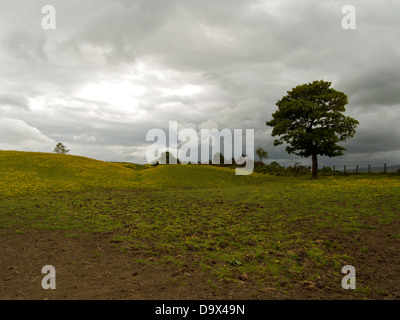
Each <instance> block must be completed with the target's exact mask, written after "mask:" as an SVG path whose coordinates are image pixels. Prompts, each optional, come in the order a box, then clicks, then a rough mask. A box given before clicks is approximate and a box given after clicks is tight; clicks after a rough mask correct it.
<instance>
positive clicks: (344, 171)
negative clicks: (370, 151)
mask: <svg viewBox="0 0 400 320" xmlns="http://www.w3.org/2000/svg"><path fill="white" fill-rule="evenodd" d="M343 173H346V165H345V166H344V170H343Z"/></svg>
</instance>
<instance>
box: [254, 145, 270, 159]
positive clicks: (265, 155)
mask: <svg viewBox="0 0 400 320" xmlns="http://www.w3.org/2000/svg"><path fill="white" fill-rule="evenodd" d="M256 155H257V157H258V158H259V159H260V161H262V160H263V159H268V152H267V151H265V150H264V149H263V148H261V147H259V148H258V149H257V150H256Z"/></svg>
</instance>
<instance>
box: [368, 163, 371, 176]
mask: <svg viewBox="0 0 400 320" xmlns="http://www.w3.org/2000/svg"><path fill="white" fill-rule="evenodd" d="M370 173H371V165H370V164H369V165H368V174H370Z"/></svg>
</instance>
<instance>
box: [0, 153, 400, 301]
mask: <svg viewBox="0 0 400 320" xmlns="http://www.w3.org/2000/svg"><path fill="white" fill-rule="evenodd" d="M0 177H1V179H0V199H1V200H0V235H1V234H9V233H10V232H11V233H18V234H23V233H25V232H29V230H47V229H55V230H65V232H66V233H68V234H71V233H74V232H78V231H79V232H80V233H82V232H87V233H88V234H90V233H91V232H96V233H102V234H107V235H108V236H110V237H111V238H112V241H113V242H114V243H118V244H121V245H123V247H124V248H125V249H124V250H132V251H134V252H135V257H136V258H135V259H136V260H135V261H136V262H138V263H143V264H162V263H168V264H173V265H176V266H177V268H181V267H182V266H186V267H190V268H196V269H197V270H201V271H202V272H205V273H206V274H207V276H208V277H209V279H208V281H209V284H210V287H212V288H217V287H218V286H221V285H223V283H224V281H228V282H229V283H237V284H238V285H239V287H240V285H241V283H242V282H243V281H246V282H247V283H251V284H252V285H254V286H255V287H257V288H261V289H262V288H264V289H265V288H267V287H268V288H273V290H277V291H279V292H286V293H288V292H293V291H296V290H300V289H299V288H298V287H297V284H298V283H300V284H302V283H305V286H311V287H313V288H315V286H316V285H317V283H318V282H321V281H322V280H321V279H324V280H323V284H321V286H322V287H321V288H320V291H316V292H319V296H321V297H323V296H329V294H330V293H329V292H330V291H329V290H330V288H338V287H339V289H338V290H339V291H340V290H341V291H340V292H341V293H340V294H344V293H343V290H342V289H340V288H341V287H340V281H341V278H342V275H341V274H340V270H341V267H342V266H344V265H347V264H351V265H357V268H358V270H359V269H361V270H364V273H365V272H366V271H365V270H366V269H365V268H367V269H368V270H370V269H371V270H372V269H373V268H375V270H378V269H379V268H381V267H382V266H381V265H380V262H379V261H382V257H385V258H384V259H386V260H385V263H386V266H387V267H386V269H387V270H389V271H388V272H389V273H387V274H389V275H390V274H392V273H391V272H394V271H393V270H392V269H390V268H392V267H393V268H395V267H396V266H398V258H399V252H398V250H396V249H395V248H396V246H397V248H398V247H399V246H400V230H399V229H400V228H399V220H400V219H399V215H400V175H398V174H386V175H378V174H376V175H366V174H360V175H349V176H344V175H335V176H322V177H321V179H320V180H311V179H309V177H308V175H307V176H299V177H282V176H279V177H278V176H272V175H264V174H256V173H253V174H252V175H249V176H236V175H235V171H234V170H232V169H228V168H220V167H212V166H207V165H205V166H199V165H164V166H157V167H151V166H139V165H134V164H128V163H108V162H103V161H97V160H93V159H88V158H84V157H78V156H71V155H58V154H48V153H34V152H14V151H0ZM139 257H140V258H139ZM396 261H397V262H396ZM396 263H397V265H396ZM363 268H364V269H363ZM374 275H375V274H374V273H371V274H370V275H369V277H370V278H369V279H375V280H374V281H373V282H371V281H370V282H368V281H365V282H362V281H361V280H362V276H361V278H360V279H361V280H360V282H358V285H357V290H356V291H355V292H353V293H349V292H347V293H346V294H348V295H350V296H351V294H356V295H359V296H365V297H374V298H377V297H378V298H379V297H381V296H380V293H379V292H381V293H382V294H385V295H386V296H389V297H393V295H391V292H390V286H391V285H393V284H392V282H391V281H392V280H391V277H387V278H384V279H382V278H380V277H375V278H374ZM221 281H222V282H221ZM261 289H260V290H261ZM303 289H304V288H301V290H303ZM317 296H318V294H317ZM359 296H358V297H359ZM342 297H343V296H342ZM352 297H354V296H352Z"/></svg>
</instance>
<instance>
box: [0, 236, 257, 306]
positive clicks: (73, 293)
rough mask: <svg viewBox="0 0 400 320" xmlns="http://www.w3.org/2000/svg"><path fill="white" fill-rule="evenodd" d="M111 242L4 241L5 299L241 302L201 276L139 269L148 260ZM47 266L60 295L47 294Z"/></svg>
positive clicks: (155, 267) (0, 279)
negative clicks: (45, 286)
mask: <svg viewBox="0 0 400 320" xmlns="http://www.w3.org/2000/svg"><path fill="white" fill-rule="evenodd" d="M110 240H111V238H107V237H105V236H104V235H99V234H89V235H88V234H82V235H78V234H77V235H76V236H74V237H71V236H66V235H65V234H64V232H62V231H49V230H32V231H30V232H27V233H25V234H11V233H10V234H7V235H4V234H3V235H1V237H0V252H1V256H2V258H1V260H0V284H1V286H0V299H68V300H74V299H79V300H80V299H146V300H159V299H237V298H239V296H238V294H237V292H235V291H236V290H237V288H236V287H235V288H233V287H232V288H231V290H229V288H228V290H224V291H223V292H218V291H219V290H213V289H212V288H211V287H210V286H209V285H208V284H207V277H206V276H205V275H204V274H202V273H201V272H199V271H197V270H193V269H190V268H188V267H182V268H177V267H176V266H173V265H166V264H157V263H155V264H143V263H137V262H135V261H134V258H135V259H140V258H143V259H145V257H144V256H143V257H142V256H137V255H135V254H133V253H131V252H129V253H123V252H122V251H121V247H120V246H118V245H113V244H112V243H111V242H110ZM45 265H52V266H54V268H55V269H56V289H55V290H51V289H47V290H45V289H43V288H42V284H41V283H42V279H43V277H45V274H42V273H41V270H42V267H43V266H45ZM247 293H248V294H249V293H250V292H249V291H248V290H247ZM241 296H242V295H241ZM242 297H243V296H242Z"/></svg>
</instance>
